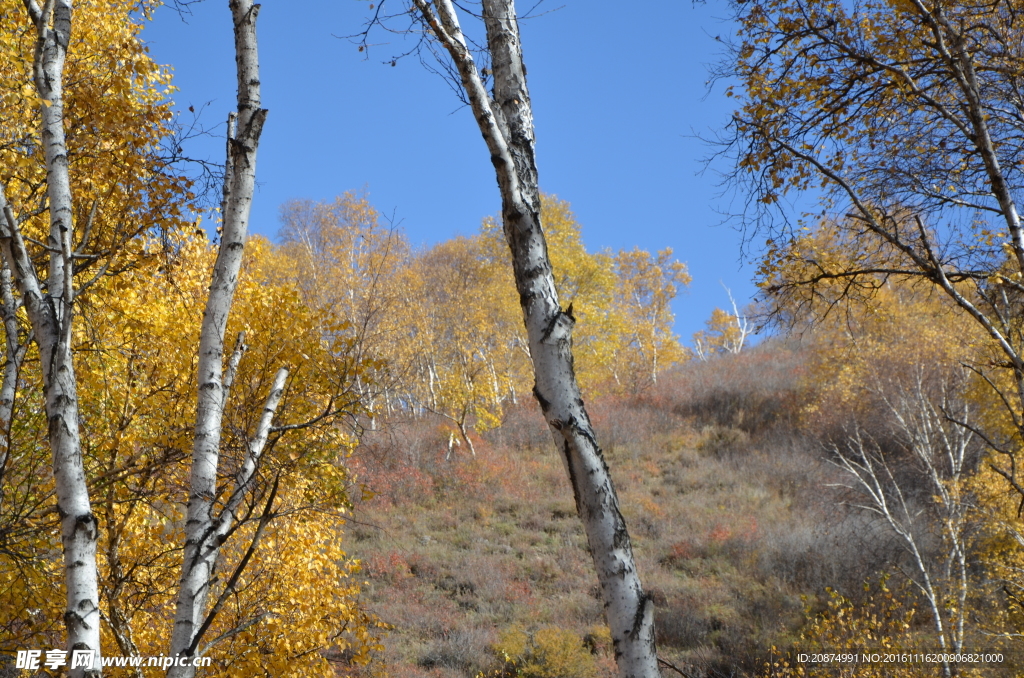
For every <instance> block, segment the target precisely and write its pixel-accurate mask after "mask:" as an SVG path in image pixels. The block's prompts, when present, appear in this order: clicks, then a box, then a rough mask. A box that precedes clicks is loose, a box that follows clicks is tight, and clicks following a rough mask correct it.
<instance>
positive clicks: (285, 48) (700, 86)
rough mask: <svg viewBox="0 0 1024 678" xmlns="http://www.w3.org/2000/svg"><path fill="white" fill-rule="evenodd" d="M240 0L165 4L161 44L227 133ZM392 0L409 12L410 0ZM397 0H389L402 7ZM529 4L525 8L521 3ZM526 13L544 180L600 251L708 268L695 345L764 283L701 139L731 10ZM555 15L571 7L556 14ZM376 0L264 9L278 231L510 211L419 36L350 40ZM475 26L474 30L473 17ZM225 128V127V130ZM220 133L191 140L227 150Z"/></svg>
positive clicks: (692, 294) (568, 8)
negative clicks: (296, 213)
mask: <svg viewBox="0 0 1024 678" xmlns="http://www.w3.org/2000/svg"><path fill="white" fill-rule="evenodd" d="M226 5H227V3H226V2H223V1H221V0H207V1H206V2H202V3H199V4H196V5H193V6H192V12H193V14H192V15H191V16H186V17H185V18H184V20H182V18H180V17H179V16H178V14H177V13H176V12H174V11H173V10H171V9H169V8H162V9H160V10H159V11H158V12H157V13H156V17H155V19H154V21H153V22H152V23H151V24H150V25H149V26H147V28H146V30H145V32H144V33H143V38H144V39H145V40H146V41H147V42H148V44H149V46H150V50H151V53H152V55H153V56H154V58H155V59H156V60H157V61H158V62H160V63H165V64H169V65H171V66H172V67H173V68H174V74H175V86H176V87H178V89H179V91H178V92H177V93H176V95H175V97H174V98H175V102H176V104H177V106H178V107H179V108H180V109H182V110H184V109H187V108H188V107H189V106H190V105H192V106H194V107H195V108H196V109H197V110H198V109H200V108H201V107H202V106H203V105H204V104H207V103H208V104H209V105H208V106H206V108H205V109H203V121H204V123H205V124H207V125H208V126H218V125H219V123H220V121H221V120H223V119H224V118H225V117H226V115H227V113H228V112H229V111H230V110H232V108H233V103H234V57H233V52H232V37H231V21H230V13H229V11H228V9H227V7H226ZM388 5H394V6H395V8H397V7H398V3H397V2H396V0H388ZM388 5H385V7H386V8H387V7H388ZM528 8H529V5H528V4H523V5H522V6H521V7H520V11H525V10H526V9H528ZM545 9H547V10H548V12H547V13H545V14H542V15H540V16H537V17H536V18H532V19H529V20H526V21H523V22H522V24H521V26H522V34H523V51H524V55H525V61H526V64H527V68H528V72H529V85H530V91H531V96H532V99H533V105H534V117H535V122H536V132H537V153H538V166H539V170H540V180H541V187H542V188H543V189H544V190H545V191H547V192H550V193H555V194H557V195H558V196H559V197H560V198H563V199H565V200H568V201H569V202H570V203H572V206H573V210H574V211H575V213H576V215H577V217H578V219H579V221H580V222H581V224H582V225H583V238H584V241H585V242H586V244H587V246H588V248H590V249H591V250H598V249H604V248H610V249H613V250H617V249H620V248H626V249H630V248H632V247H634V246H639V247H641V248H644V249H648V250H651V251H654V250H659V249H662V248H665V247H671V248H672V249H673V250H674V252H675V255H676V256H677V257H678V258H679V259H680V260H681V261H685V262H686V263H687V265H688V266H689V269H690V273H691V275H692V276H693V284H692V285H691V286H690V288H689V291H688V292H685V293H684V294H682V295H681V296H680V298H679V299H678V300H677V302H676V304H675V312H676V331H677V332H678V333H679V334H680V336H681V338H682V339H683V340H684V341H685V342H689V338H690V335H691V334H692V333H693V332H694V331H696V330H698V329H701V327H703V323H704V320H705V319H706V318H707V317H708V316H709V315H710V314H711V310H712V309H713V308H714V307H715V306H720V307H723V308H724V307H726V306H727V304H728V298H727V297H726V293H725V291H724V290H723V288H722V284H721V283H724V284H725V285H727V286H728V287H730V288H731V289H732V292H733V294H734V296H735V297H736V299H737V301H738V302H739V303H741V304H744V303H746V301H747V300H748V299H749V298H750V296H751V294H753V292H754V287H753V285H752V284H751V281H750V280H751V277H752V274H753V270H754V267H753V266H751V265H749V264H744V263H743V262H742V261H741V257H740V236H739V234H738V233H737V232H736V231H735V230H734V229H733V228H732V227H730V226H729V225H721V222H722V216H721V212H722V211H728V210H729V209H730V204H729V200H728V198H727V197H725V198H723V197H719V194H720V193H721V189H720V187H719V186H718V183H719V177H718V176H717V174H716V173H715V172H714V171H707V172H704V173H703V174H701V172H702V170H703V169H704V163H703V160H702V159H703V158H704V157H705V156H707V155H708V154H709V153H710V152H711V149H710V148H708V147H707V146H706V145H705V144H704V143H703V142H701V141H700V140H698V139H697V138H695V135H704V136H706V135H709V134H711V133H712V132H713V130H715V129H718V128H721V127H723V126H724V125H725V124H726V122H727V121H728V118H729V114H730V112H731V106H730V100H728V99H726V98H725V96H724V94H723V89H724V88H723V87H721V86H718V87H716V88H714V89H711V90H710V91H709V89H708V87H707V84H706V83H707V80H708V65H709V64H712V63H714V62H715V61H716V59H717V58H718V54H719V52H720V44H719V43H717V42H716V41H715V36H719V35H721V36H723V37H725V36H727V35H730V34H731V33H733V32H734V28H732V27H731V26H730V25H729V24H728V23H726V22H725V21H724V20H723V19H722V17H723V16H724V15H725V14H726V13H727V8H726V7H725V6H724V5H723V4H719V3H702V4H701V3H693V4H691V3H689V2H678V1H663V0H658V1H655V2H647V3H641V4H630V3H621V2H609V1H605V0H586V1H584V0H563V2H559V0H548V2H546V3H545V4H544V5H542V6H541V7H540V11H543V10H545ZM551 10H554V11H551ZM370 12H371V10H370V9H369V2H368V1H367V0H332V1H326V0H306V1H304V2H301V3H296V2H285V1H283V0H264V2H263V7H262V9H261V13H260V19H259V37H260V54H261V68H262V82H263V97H264V106H265V107H266V108H268V109H270V115H269V118H268V121H267V125H266V127H265V128H264V134H263V138H262V141H261V145H260V151H259V160H258V169H257V172H258V181H259V184H260V185H259V189H258V192H257V195H256V199H255V202H254V206H253V217H252V228H253V230H254V231H255V232H257V233H262V234H265V235H267V236H270V237H273V236H274V235H275V234H276V232H277V229H278V223H277V214H278V207H279V205H280V204H281V203H282V202H284V201H286V200H289V199H291V198H313V199H323V200H330V199H332V198H333V197H334V196H335V195H338V194H341V193H343V192H345V191H347V190H361V189H365V190H367V191H368V193H369V196H370V199H371V201H372V202H373V203H374V205H375V206H376V207H377V208H378V209H379V210H380V211H382V212H384V213H385V214H388V215H394V218H395V220H396V221H398V222H400V224H401V227H402V228H403V229H404V230H405V231H406V233H407V234H408V236H409V238H410V239H411V240H412V242H413V243H415V244H422V245H429V244H432V243H436V242H439V241H441V240H444V239H446V238H449V237H452V236H453V235H456V234H471V233H474V232H475V231H476V230H477V228H478V226H479V223H480V220H481V219H482V218H483V217H485V216H487V215H493V214H497V213H498V212H499V211H500V199H499V195H498V190H497V185H496V183H495V179H494V174H493V170H492V167H491V164H490V162H489V160H488V155H487V151H486V148H485V146H484V143H483V140H482V138H481V137H480V133H479V131H478V130H477V127H476V124H475V122H474V121H473V119H472V116H471V115H470V112H469V110H468V109H467V108H464V107H462V106H461V104H460V102H459V100H458V99H457V98H456V96H455V94H454V93H453V92H452V90H451V89H450V88H449V86H448V85H447V84H446V83H445V82H444V81H443V80H442V79H441V78H440V77H438V76H437V75H434V74H431V73H429V72H428V71H427V70H426V69H424V68H423V67H422V66H421V65H420V63H419V62H418V60H417V59H416V58H415V57H410V58H406V59H403V60H400V61H398V63H397V65H396V66H394V67H392V66H391V65H390V63H387V64H385V63H382V62H385V61H388V62H389V61H390V59H391V57H392V56H394V55H397V54H401V53H403V52H405V51H407V50H408V49H409V48H410V47H412V45H413V43H412V41H411V39H403V37H402V36H399V35H391V34H388V33H385V32H382V31H379V30H378V31H376V32H375V33H374V34H372V35H371V40H370V42H371V44H372V45H373V46H372V47H371V49H370V50H369V54H368V55H367V54H366V53H360V52H359V51H358V49H357V47H356V45H355V44H353V43H352V42H350V41H348V40H345V39H339V38H338V37H335V36H346V35H352V34H354V33H358V32H359V31H361V29H362V26H363V24H364V22H365V20H366V18H367V16H368V15H369V14H370ZM467 29H468V27H467ZM216 131H217V133H223V126H222V125H220V126H218V127H217V130H216ZM222 148H223V145H222V143H220V142H217V143H212V144H207V146H206V147H203V146H202V145H197V146H196V147H195V148H190V149H187V150H188V151H189V152H191V153H192V154H196V155H204V154H205V155H209V156H210V157H211V158H213V159H217V160H219V159H220V157H221V154H222Z"/></svg>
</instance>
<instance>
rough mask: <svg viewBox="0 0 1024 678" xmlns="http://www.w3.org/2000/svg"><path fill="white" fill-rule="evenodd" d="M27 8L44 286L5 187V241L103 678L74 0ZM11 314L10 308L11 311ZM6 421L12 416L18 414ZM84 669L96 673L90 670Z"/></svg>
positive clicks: (75, 638) (74, 632) (71, 584)
mask: <svg viewBox="0 0 1024 678" xmlns="http://www.w3.org/2000/svg"><path fill="white" fill-rule="evenodd" d="M25 8H26V10H27V11H28V14H29V18H30V19H31V21H32V24H33V25H34V27H35V30H36V33H37V43H36V49H35V57H34V61H33V64H32V69H33V71H32V72H33V80H34V84H35V89H36V93H37V95H38V96H39V99H40V100H41V103H40V106H39V112H40V117H41V122H42V124H41V141H42V145H43V148H44V152H45V162H46V196H47V201H48V207H49V219H50V224H49V233H48V234H47V239H46V247H45V250H46V253H45V255H44V257H45V277H44V278H43V279H40V277H39V275H37V270H36V267H35V263H34V262H33V260H32V256H31V254H30V252H29V249H28V245H27V241H26V237H25V235H24V234H23V233H22V230H21V222H20V221H19V219H18V218H17V217H16V216H15V213H14V210H13V209H12V208H11V206H10V205H9V204H8V202H7V198H6V189H5V188H4V186H2V185H0V213H2V215H3V219H2V220H0V244H2V247H3V256H4V260H5V261H6V267H7V268H9V269H10V272H11V274H12V277H13V279H14V281H15V283H16V285H17V287H18V290H19V292H20V293H21V297H22V299H23V302H24V306H25V310H26V312H27V314H28V317H29V320H30V322H31V324H32V329H33V332H34V334H35V339H36V342H37V343H38V345H39V352H40V363H41V366H42V370H43V389H44V397H45V402H46V416H47V419H48V420H49V444H50V452H51V454H52V457H53V475H54V479H55V488H56V494H57V507H58V511H59V513H60V515H61V543H62V546H63V550H64V584H65V588H66V596H67V610H66V612H65V613H64V623H65V626H66V627H67V648H68V650H69V651H72V650H77V651H80V652H88V653H91V654H92V661H89V662H82V664H83V665H82V666H74V665H72V667H71V669H70V675H71V676H72V678H80V677H81V676H85V675H97V676H98V675H99V674H100V671H99V668H98V667H99V665H100V661H99V659H100V609H99V587H98V584H97V573H96V540H97V537H98V535H99V532H98V526H97V522H96V516H95V515H94V514H93V511H92V506H91V504H90V502H89V491H88V486H87V484H86V475H85V467H84V465H83V463H82V448H81V438H80V433H79V414H78V391H77V384H76V381H75V367H74V362H73V360H72V352H71V339H72V327H73V318H74V306H73V304H74V297H75V289H74V286H73V281H74V255H75V252H74V245H73V243H72V236H73V233H74V224H73V219H72V216H73V212H74V210H73V204H72V194H71V177H70V173H69V167H68V149H67V143H66V139H65V131H64V62H65V59H66V57H67V50H68V46H69V44H70V41H71V28H72V7H71V2H70V1H69V0H56V1H50V2H47V3H46V4H45V5H44V6H43V7H40V6H39V5H38V4H37V3H36V2H34V0H27V1H26V2H25ZM5 277H6V274H5ZM3 301H4V303H5V306H7V305H8V304H12V303H13V298H12V296H11V294H10V287H9V285H5V288H4V299H3ZM10 312H11V310H10V309H9V308H8V309H7V313H8V314H9V313H10ZM8 334H10V330H9V329H8ZM8 338H10V336H9V337H8ZM8 364H9V365H10V361H9V363H8ZM4 395H5V398H4V401H5V402H6V401H7V396H11V397H12V398H13V393H6V392H5V394H4ZM5 409H6V408H5ZM7 415H8V418H9V412H7ZM84 664H88V666H89V667H96V668H86V666H85V665H84Z"/></svg>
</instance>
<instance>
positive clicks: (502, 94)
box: [413, 0, 658, 678]
mask: <svg viewBox="0 0 1024 678" xmlns="http://www.w3.org/2000/svg"><path fill="white" fill-rule="evenodd" d="M413 2H414V3H415V5H416V8H417V9H418V10H419V12H420V13H421V15H422V17H423V20H424V23H425V24H426V25H427V26H428V27H429V29H430V30H431V31H432V33H433V34H434V36H436V38H437V39H438V41H439V42H440V43H441V44H442V45H443V46H444V48H445V49H446V50H447V51H448V53H449V54H450V55H451V57H452V60H453V62H454V63H455V65H456V67H457V68H458V71H459V75H460V78H461V80H462V85H463V87H464V88H465V91H466V95H467V97H468V99H469V102H470V105H471V106H472V109H473V114H474V116H475V118H476V121H477V124H478V125H479V127H480V131H481V133H482V134H483V137H484V140H485V141H486V143H487V147H488V150H489V151H490V155H491V162H492V163H493V164H494V168H495V172H496V174H497V179H498V186H499V188H500V190H501V198H502V219H503V222H504V230H505V238H506V240H507V242H508V245H509V248H510V249H511V251H512V265H513V269H514V273H515V280H516V287H517V289H518V291H519V296H520V300H521V304H522V308H523V319H524V322H525V325H526V331H527V335H528V338H529V348H530V355H531V357H532V359H533V365H534V374H535V377H536V384H535V386H534V394H535V395H536V397H537V400H538V402H539V403H540V406H541V409H542V410H543V412H544V416H545V418H546V420H547V422H548V424H549V425H550V427H551V431H552V434H553V436H554V439H555V444H556V445H557V447H558V449H559V450H560V452H561V453H562V454H563V455H564V460H565V464H566V468H567V470H568V473H569V479H570V481H571V483H572V487H573V492H574V493H575V497H576V507H577V510H578V511H579V514H580V518H581V519H582V520H583V524H584V527H585V530H586V533H587V539H588V542H589V544H590V550H591V553H592V555H593V558H594V565H595V567H596V569H597V575H598V579H599V580H600V584H601V593H602V597H603V599H604V602H605V614H606V619H607V622H608V626H609V628H610V629H611V632H612V641H613V643H614V647H615V658H616V662H617V663H618V669H619V676H620V677H621V678H639V677H641V676H644V677H650V676H657V675H658V660H657V654H656V651H655V645H654V604H653V601H652V599H651V597H650V595H649V594H647V593H645V592H644V590H643V587H642V586H641V584H640V578H639V576H638V574H637V571H636V565H635V562H634V560H633V551H632V547H631V545H630V540H629V534H628V532H627V531H626V524H625V521H624V520H623V518H622V514H621V513H620V512H619V504H618V498H617V496H616V494H615V488H614V486H613V485H612V480H611V476H610V475H609V473H608V467H607V465H606V464H605V462H604V458H603V456H602V454H601V449H600V448H599V447H598V445H597V441H596V438H595V434H594V430H593V427H592V426H591V423H590V418H589V417H588V416H587V412H586V410H585V409H584V406H583V399H582V397H581V394H580V389H579V385H578V384H577V382H576V376H575V373H574V371H573V357H572V340H571V333H572V327H573V325H574V324H575V320H574V318H573V317H572V316H571V315H569V314H568V313H566V312H563V311H562V309H561V307H560V306H559V303H558V296H557V293H556V292H555V285H554V278H553V276H552V272H551V263H550V260H549V258H548V254H547V245H546V243H545V240H544V234H543V231H542V228H541V218H540V193H539V189H538V180H537V167H536V158H535V153H534V130H533V113H532V109H531V106H530V97H529V93H528V91H527V86H526V73H525V67H524V66H523V59H522V51H521V48H520V41H519V26H518V23H517V21H516V16H515V7H514V3H513V2H512V0H483V3H482V7H483V17H484V23H485V26H486V29H487V46H488V51H489V52H490V56H491V64H492V68H493V72H494V98H493V99H492V98H491V97H490V96H489V95H488V93H487V91H486V89H485V88H484V84H483V81H482V80H481V78H480V74H479V71H478V70H477V67H476V64H475V63H474V60H473V57H472V55H471V54H470V52H469V50H468V49H467V47H466V41H465V38H464V37H463V34H462V31H461V29H460V27H459V23H458V19H457V17H456V14H455V9H454V7H453V5H452V3H451V2H450V0H435V1H434V2H433V3H430V2H428V0H413Z"/></svg>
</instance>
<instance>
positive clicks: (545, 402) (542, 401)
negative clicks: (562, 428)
mask: <svg viewBox="0 0 1024 678" xmlns="http://www.w3.org/2000/svg"><path fill="white" fill-rule="evenodd" d="M533 397H534V398H536V399H537V402H538V403H540V410H541V412H544V413H545V414H547V411H548V410H549V409H551V403H550V402H548V399H547V398H545V397H544V396H542V395H541V394H540V391H539V390H538V389H537V384H534V385H533Z"/></svg>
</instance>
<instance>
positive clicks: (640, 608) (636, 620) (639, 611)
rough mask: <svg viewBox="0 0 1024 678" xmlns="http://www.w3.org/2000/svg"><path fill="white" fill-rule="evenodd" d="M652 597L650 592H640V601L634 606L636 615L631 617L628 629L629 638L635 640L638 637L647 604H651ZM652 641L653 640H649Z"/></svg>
mask: <svg viewBox="0 0 1024 678" xmlns="http://www.w3.org/2000/svg"><path fill="white" fill-rule="evenodd" d="M653 604H654V599H653V598H652V597H651V594H650V593H647V592H646V591H643V592H641V593H640V602H639V603H638V604H637V606H636V615H635V616H634V617H633V628H632V629H630V631H629V636H630V638H633V639H634V640H636V639H637V638H639V637H640V630H641V629H642V628H643V626H644V613H645V612H646V611H647V606H648V605H653ZM651 642H652V643H653V642H654V641H651Z"/></svg>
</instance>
